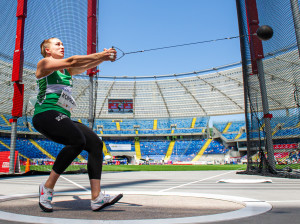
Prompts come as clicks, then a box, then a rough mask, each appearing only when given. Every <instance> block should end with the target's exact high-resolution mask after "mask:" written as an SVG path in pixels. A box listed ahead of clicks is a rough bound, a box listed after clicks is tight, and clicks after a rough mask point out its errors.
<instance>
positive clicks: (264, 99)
mask: <svg viewBox="0 0 300 224" xmlns="http://www.w3.org/2000/svg"><path fill="white" fill-rule="evenodd" d="M256 62H257V70H258V79H259V86H260V93H261V99H262V107H263V113H264V122H265V132H266V141H267V145H266V149H267V152H268V162H269V165H270V166H271V168H272V169H275V160H274V148H273V140H272V129H271V122H270V120H271V116H270V114H269V103H268V95H267V89H266V82H265V74H264V67H263V62H262V59H258V60H257V61H256Z"/></svg>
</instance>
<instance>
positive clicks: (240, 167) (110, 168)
mask: <svg viewBox="0 0 300 224" xmlns="http://www.w3.org/2000/svg"><path fill="white" fill-rule="evenodd" d="M246 167H247V165H232V164H230V165H104V166H103V169H102V170H103V171H118V172H120V171H194V170H195V171H197V170H198V171H201V170H245V169H246ZM51 168H52V166H48V165H40V166H30V170H36V171H50V170H51ZM81 169H86V165H71V166H69V167H68V169H67V170H66V171H76V170H81ZM24 170H25V166H21V171H22V172H24Z"/></svg>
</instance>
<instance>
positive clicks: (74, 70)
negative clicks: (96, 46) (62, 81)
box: [68, 48, 117, 75]
mask: <svg viewBox="0 0 300 224" xmlns="http://www.w3.org/2000/svg"><path fill="white" fill-rule="evenodd" d="M102 53H104V56H103V57H104V60H96V61H91V62H89V63H86V64H85V65H84V66H80V67H71V68H69V69H68V71H69V73H70V75H77V74H81V73H83V72H85V71H87V70H88V69H91V68H95V67H97V66H98V65H99V64H101V63H102V62H103V61H108V60H109V61H115V60H116V53H117V52H116V50H115V49H112V48H110V49H108V50H107V49H104V51H103V52H102ZM111 54H113V57H111ZM107 56H108V59H107Z"/></svg>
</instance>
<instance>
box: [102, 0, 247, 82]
mask: <svg viewBox="0 0 300 224" xmlns="http://www.w3.org/2000/svg"><path fill="white" fill-rule="evenodd" d="M98 35H99V36H98V44H99V50H102V49H103V48H109V47H111V46H116V47H118V48H120V49H121V50H123V51H124V52H132V51H139V50H147V49H152V48H160V47H166V46H173V45H178V44H187V43H195V42H199V41H207V40H215V39H222V38H225V37H232V36H238V35H239V31H238V22H237V13H236V5H235V0H151V1H145V0H126V1H124V0H100V1H99V17H98ZM118 55H119V56H121V52H118ZM239 61H241V55H240V45H239V39H238V38H236V39H232V40H224V41H216V42H211V43H205V44H197V45H189V46H183V47H176V48H169V49H163V50H156V51H149V52H143V53H137V54H128V55H125V56H124V57H123V58H121V59H120V60H118V61H116V62H113V63H103V64H102V65H101V66H100V70H101V73H100V75H103V76H154V75H168V74H179V73H187V72H192V71H199V70H203V69H208V68H213V67H217V66H221V65H226V64H231V63H234V62H239Z"/></svg>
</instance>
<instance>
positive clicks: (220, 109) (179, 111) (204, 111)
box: [0, 51, 299, 119]
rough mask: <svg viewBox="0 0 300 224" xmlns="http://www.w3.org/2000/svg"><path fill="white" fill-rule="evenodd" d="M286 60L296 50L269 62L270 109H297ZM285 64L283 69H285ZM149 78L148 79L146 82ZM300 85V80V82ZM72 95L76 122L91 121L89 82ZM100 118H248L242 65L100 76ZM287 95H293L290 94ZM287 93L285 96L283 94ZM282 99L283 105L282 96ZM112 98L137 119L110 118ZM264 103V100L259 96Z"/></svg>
mask: <svg viewBox="0 0 300 224" xmlns="http://www.w3.org/2000/svg"><path fill="white" fill-rule="evenodd" d="M284 57H298V53H297V51H291V52H288V53H285V54H283V55H279V56H272V57H270V58H268V59H265V61H264V67H265V79H266V83H267V89H268V99H269V106H270V110H278V109H288V108H294V107H295V103H294V100H293V91H294V82H295V79H297V80H299V76H298V77H297V76H296V75H295V74H294V73H295V71H294V70H293V69H290V70H289V67H291V66H292V65H290V66H287V63H291V62H289V61H286V60H284ZM282 65H284V66H282ZM11 68H12V65H11V63H8V62H4V61H0V74H1V75H0V77H1V79H0V83H1V87H2V88H1V90H0V91H2V93H1V96H0V110H1V112H2V113H7V114H10V113H11V108H12V95H13V86H12V84H11V81H10V77H11ZM144 78H147V79H144ZM249 82H250V91H251V92H252V94H253V93H256V94H257V95H260V91H259V82H258V78H257V76H256V75H252V76H250V78H249ZM298 82H299V81H298ZM23 83H24V84H25V99H24V111H25V110H26V111H28V112H29V113H30V114H32V113H33V107H32V105H31V103H30V102H31V100H30V97H33V98H34V97H35V96H36V93H37V86H36V81H35V75H34V70H32V69H24V72H23ZM73 83H74V88H73V96H74V98H75V100H76V102H77V105H78V107H77V108H76V109H75V111H74V112H73V115H72V116H73V117H86V118H87V117H88V108H89V79H88V78H87V77H86V76H85V77H83V76H74V78H73ZM94 84H95V85H94V89H97V92H96V101H95V102H96V105H95V109H96V110H95V116H96V118H121V119H125V118H160V117H192V116H197V117H200V116H215V115H228V114H239V113H244V88H243V76H242V67H241V65H240V64H233V65H231V66H223V67H219V68H213V69H209V70H205V71H196V72H190V73H185V74H177V75H176V74H172V75H164V76H153V77H143V78H137V77H103V76H102V77H101V76H100V77H99V78H98V79H97V80H95V81H94ZM286 91H288V92H290V93H291V94H286ZM282 93H284V94H282ZM280 94H281V98H280V99H281V100H280V101H278V100H277V99H278V95H280ZM109 99H132V100H133V104H134V110H133V113H132V114H111V113H108V100H109ZM257 101H258V102H257V103H260V96H259V97H257Z"/></svg>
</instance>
